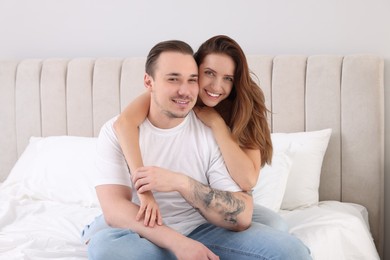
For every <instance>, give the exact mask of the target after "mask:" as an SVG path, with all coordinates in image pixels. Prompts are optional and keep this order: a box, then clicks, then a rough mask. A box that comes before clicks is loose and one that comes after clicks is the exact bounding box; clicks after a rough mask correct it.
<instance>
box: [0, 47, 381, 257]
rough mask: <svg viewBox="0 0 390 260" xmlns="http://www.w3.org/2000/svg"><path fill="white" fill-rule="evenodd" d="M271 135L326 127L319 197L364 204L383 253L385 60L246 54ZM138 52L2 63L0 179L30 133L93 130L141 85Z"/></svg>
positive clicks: (78, 133)
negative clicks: (262, 98)
mask: <svg viewBox="0 0 390 260" xmlns="http://www.w3.org/2000/svg"><path fill="white" fill-rule="evenodd" d="M248 61H249V64H250V68H251V70H252V71H253V72H254V73H255V74H256V75H257V76H258V80H259V82H260V85H261V87H262V89H263V91H264V93H265V96H266V103H267V107H268V108H269V109H270V110H271V111H272V115H270V118H269V123H270V126H271V128H272V131H273V132H297V131H311V130H319V129H323V128H332V129H333V132H332V136H331V140H330V143H329V146H328V150H327V152H326V155H325V159H324V162H323V169H322V175H321V185H320V199H321V200H338V201H346V202H355V203H359V204H362V205H364V206H365V207H366V208H367V209H368V211H369V217H370V226H371V232H372V233H373V236H374V238H375V242H376V245H377V247H378V251H379V252H382V250H383V233H382V232H383V214H384V212H383V208H384V206H383V197H384V196H383V189H384V187H383V178H384V172H383V171H384V93H383V92H384V89H383V88H384V87H383V80H384V68H383V67H384V62H383V59H382V58H379V57H377V56H372V55H349V56H331V55H317V56H308V57H307V56H264V55H263V56H260V55H258V56H257V55H252V56H248ZM144 62H145V58H125V59H117V58H115V59H112V58H98V59H86V58H80V59H71V60H65V59H47V60H38V59H28V60H21V61H5V60H3V61H0V129H1V130H2V131H1V134H0V181H2V180H4V179H5V178H6V177H7V175H8V173H9V172H10V170H11V168H12V166H13V164H14V163H15V162H16V160H17V158H18V157H19V156H20V154H21V153H22V152H23V150H24V148H25V147H26V145H27V143H28V140H29V138H30V136H51V135H76V136H97V134H98V132H99V130H100V127H101V126H102V124H103V123H104V122H105V121H106V120H108V119H109V118H111V117H112V116H114V115H116V114H118V113H119V112H120V111H121V109H123V108H124V107H125V106H126V104H127V103H128V102H129V101H131V100H132V99H133V98H134V97H136V96H137V95H139V94H140V93H141V92H143V91H144V86H143V73H144Z"/></svg>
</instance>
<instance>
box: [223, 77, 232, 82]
mask: <svg viewBox="0 0 390 260" xmlns="http://www.w3.org/2000/svg"><path fill="white" fill-rule="evenodd" d="M225 79H226V80H227V81H230V82H233V81H234V79H233V78H231V77H226V78H225Z"/></svg>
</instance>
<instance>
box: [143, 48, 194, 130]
mask: <svg viewBox="0 0 390 260" xmlns="http://www.w3.org/2000/svg"><path fill="white" fill-rule="evenodd" d="M145 86H146V87H147V88H148V89H149V91H150V92H151V106H150V111H149V120H150V121H151V122H152V123H153V124H154V125H155V126H157V127H160V128H170V127H173V126H175V125H177V124H178V123H180V122H181V121H182V120H183V118H184V117H185V116H186V115H187V114H188V113H189V112H190V110H191V109H192V108H193V107H194V105H195V103H196V98H197V96H198V93H199V86H198V67H197V65H196V62H195V60H194V58H193V57H192V56H191V55H189V54H182V53H179V52H163V53H161V55H160V57H159V58H158V60H157V63H156V66H155V71H154V76H153V77H151V76H150V75H147V74H146V75H145Z"/></svg>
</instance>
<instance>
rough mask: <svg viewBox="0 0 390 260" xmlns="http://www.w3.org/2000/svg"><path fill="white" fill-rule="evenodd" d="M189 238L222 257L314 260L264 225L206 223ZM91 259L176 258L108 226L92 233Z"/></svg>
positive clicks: (299, 245)
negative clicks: (237, 226) (234, 228)
mask: <svg viewBox="0 0 390 260" xmlns="http://www.w3.org/2000/svg"><path fill="white" fill-rule="evenodd" d="M188 237H190V238H192V239H194V240H197V241H199V242H201V243H203V244H204V245H205V246H207V247H208V248H209V249H210V250H211V251H213V252H214V253H215V254H216V255H218V256H219V257H220V259H232V260H237V259H240V260H246V259H263V260H266V259H267V260H268V259H281V260H282V259H283V260H285V259H289V260H294V259H296V260H305V259H311V257H310V254H309V250H308V249H307V248H306V246H305V245H304V244H303V243H302V242H301V241H300V240H299V239H297V238H295V237H294V236H292V235H290V234H289V233H287V232H283V231H279V230H276V229H273V228H271V227H269V226H265V225H263V224H258V223H252V226H251V227H250V228H249V229H247V230H245V231H241V232H234V231H229V230H226V229H224V228H220V227H216V226H214V225H212V224H208V223H206V224H203V225H201V226H199V227H198V228H196V229H195V230H194V231H193V232H191V233H190V234H189V235H188ZM88 256H89V259H92V260H95V259H97V260H99V259H110V260H116V259H140V260H147V259H153V260H155V259H161V260H166V259H176V257H175V256H174V255H173V254H172V253H171V252H170V251H168V250H166V249H163V248H160V247H158V246H156V245H154V244H153V243H152V242H150V241H149V240H147V239H144V238H141V237H140V236H139V235H138V234H137V233H134V232H132V231H130V230H127V229H119V228H105V229H102V230H100V231H99V232H97V233H96V234H95V235H94V236H92V238H91V240H90V242H89V244H88Z"/></svg>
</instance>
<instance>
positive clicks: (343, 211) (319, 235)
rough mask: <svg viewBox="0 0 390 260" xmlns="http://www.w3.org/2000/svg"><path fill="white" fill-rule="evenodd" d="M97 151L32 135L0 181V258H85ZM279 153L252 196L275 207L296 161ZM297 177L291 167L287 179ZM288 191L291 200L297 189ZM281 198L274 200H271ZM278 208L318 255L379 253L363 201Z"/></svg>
mask: <svg viewBox="0 0 390 260" xmlns="http://www.w3.org/2000/svg"><path fill="white" fill-rule="evenodd" d="M277 143H278V142H276V140H275V144H277ZM308 143H309V144H313V143H315V142H313V141H310V142H308ZM275 147H277V146H275ZM306 150H307V149H306ZM95 153H96V139H95V138H82V137H65V136H63V137H52V138H50V137H49V138H38V139H37V138H32V140H31V141H30V143H29V145H28V147H27V148H26V150H25V151H24V153H23V154H22V155H21V157H20V158H19V160H18V161H17V163H16V164H15V166H14V168H13V169H12V171H11V173H10V174H9V176H8V178H7V179H6V181H5V182H4V183H3V184H2V185H0V260H21V259H23V260H40V259H69V260H81V259H87V258H88V257H87V247H86V245H84V244H82V243H81V241H80V232H81V230H82V229H83V227H84V226H85V225H86V224H89V223H90V222H91V221H92V220H93V219H94V218H95V217H96V216H97V215H99V214H101V209H100V208H99V202H98V200H97V198H96V193H95V189H94V187H93V176H94V175H93V172H94V165H95V164H94V160H95V159H94V154H95ZM274 157H275V158H274V160H273V168H272V169H271V168H269V169H268V170H270V171H269V173H270V174H269V175H270V176H273V178H269V179H268V180H267V179H266V176H267V175H266V173H267V171H266V170H265V169H264V170H263V173H262V183H263V184H264V187H263V186H261V187H262V188H261V190H260V191H261V192H262V193H260V194H257V195H258V196H257V197H256V196H255V197H256V198H255V199H260V200H261V199H263V202H264V198H265V199H266V200H265V201H268V202H270V203H269V205H268V206H269V208H271V209H272V208H280V203H281V200H282V198H283V194H284V189H279V190H280V191H283V193H280V194H279V195H281V196H275V194H278V192H276V191H277V190H278V187H282V186H283V185H279V184H280V183H281V181H280V180H285V179H286V178H287V176H288V174H284V175H281V174H280V173H281V172H284V170H283V169H284V168H286V170H289V168H288V167H286V165H290V166H291V162H290V163H289V164H288V163H282V162H288V161H291V160H287V159H288V156H278V153H275V156H274ZM283 158H287V159H286V160H285V161H284V160H282V159H283ZM303 161H304V160H303ZM294 163H295V162H294ZM278 166H280V167H278ZM287 168H288V169H287ZM319 168H320V167H319ZM300 169H301V168H300ZM271 173H272V174H271ZM283 176H284V177H283ZM318 176H319V174H318ZM292 177H294V176H291V174H290V176H289V177H288V178H289V180H290V179H291V178H292ZM299 179H300V180H302V179H304V178H299ZM275 183H276V184H277V185H273V184H275ZM284 184H285V181H284ZM284 187H285V185H284ZM290 188H291V187H290ZM298 190H299V191H301V188H300V189H298ZM289 191H290V193H289V194H287V195H288V196H287V197H289V198H290V200H291V198H292V197H293V195H294V194H295V195H296V194H297V193H294V192H293V193H291V189H290V190H289ZM264 193H265V195H264ZM304 194H306V193H304ZM270 198H271V199H270ZM298 201H304V198H300V199H299V200H298ZM271 202H272V203H271ZM276 202H277V204H278V205H277V207H276V206H273V207H272V205H273V204H275V203H276ZM263 205H264V206H266V204H263ZM305 205H306V203H305ZM280 213H281V214H282V216H283V217H284V218H285V219H286V220H287V222H288V223H289V225H290V232H291V233H292V234H293V235H295V236H297V237H298V238H299V239H301V240H302V241H303V242H304V243H305V244H306V245H307V246H308V247H309V249H310V250H311V254H312V256H313V259H315V260H344V259H345V260H359V259H361V260H371V259H379V256H378V254H377V251H376V249H375V245H374V243H373V241H372V236H371V234H370V232H369V229H368V224H367V223H368V216H367V211H366V209H365V208H364V207H362V206H359V205H355V204H349V203H341V202H335V201H326V202H320V203H315V204H314V205H311V206H308V207H300V208H298V209H294V210H292V211H281V212H280Z"/></svg>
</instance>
